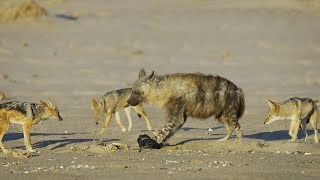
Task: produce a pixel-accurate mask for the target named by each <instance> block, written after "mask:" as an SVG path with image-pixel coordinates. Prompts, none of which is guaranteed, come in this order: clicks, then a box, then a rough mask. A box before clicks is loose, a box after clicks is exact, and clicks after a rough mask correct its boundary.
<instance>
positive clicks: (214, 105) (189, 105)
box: [128, 69, 245, 144]
mask: <svg viewBox="0 0 320 180" xmlns="http://www.w3.org/2000/svg"><path fill="white" fill-rule="evenodd" d="M141 102H145V103H149V104H154V105H159V106H160V107H163V108H164V109H166V112H167V123H166V124H165V126H164V128H163V129H161V130H158V131H154V135H155V140H156V141H157V142H158V143H161V144H164V143H165V142H166V141H167V140H168V139H169V138H170V137H171V136H172V135H173V134H174V133H175V132H176V131H177V130H178V129H180V128H181V127H182V125H183V124H184V123H185V122H186V120H187V118H188V117H193V118H200V119H206V118H209V117H211V116H215V117H216V118H217V119H218V120H219V121H220V122H221V123H222V124H223V125H224V126H225V127H226V128H227V135H226V137H224V138H223V139H222V140H228V139H229V138H230V136H231V135H232V132H233V130H236V131H237V139H241V137H242V130H241V128H240V125H239V123H238V119H239V118H240V117H241V116H242V115H243V113H244V110H245V100H244V94H243V92H242V90H241V89H240V88H238V87H237V86H236V85H235V84H234V83H232V82H231V81H229V80H227V79H225V78H223V77H220V76H214V75H205V74H201V73H191V74H182V73H179V74H170V75H154V72H152V73H151V74H150V75H148V76H147V75H146V73H145V71H144V70H143V69H142V70H141V71H140V73H139V79H138V80H137V81H136V82H135V83H134V84H133V87H132V94H131V96H130V98H129V100H128V103H129V104H130V105H137V104H139V103H141Z"/></svg>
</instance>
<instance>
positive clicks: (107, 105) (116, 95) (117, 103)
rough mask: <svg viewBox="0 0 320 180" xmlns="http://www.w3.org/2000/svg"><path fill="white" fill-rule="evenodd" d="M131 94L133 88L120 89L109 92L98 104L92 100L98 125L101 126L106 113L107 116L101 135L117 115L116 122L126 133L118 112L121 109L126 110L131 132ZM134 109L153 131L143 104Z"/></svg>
mask: <svg viewBox="0 0 320 180" xmlns="http://www.w3.org/2000/svg"><path fill="white" fill-rule="evenodd" d="M130 94H131V88H125V89H119V90H114V91H110V92H107V93H106V94H104V95H103V96H102V97H101V98H100V99H99V102H97V101H96V100H95V99H94V98H92V100H91V108H92V110H93V114H94V118H95V122H96V124H99V121H100V120H101V117H102V115H103V114H104V113H106V114H107V117H106V120H105V122H104V125H103V127H102V129H101V131H100V133H104V132H105V130H106V128H107V126H108V124H109V122H110V120H111V118H112V115H113V114H115V117H116V122H117V124H118V125H119V127H120V128H121V130H122V131H126V128H125V127H124V126H123V125H122V123H121V121H120V116H119V112H118V109H119V108H124V112H125V114H126V116H127V118H128V121H129V127H128V131H131V127H132V120H131V117H130V111H131V106H130V105H129V104H128V103H127V100H128V99H129V97H130ZM133 109H134V110H135V111H136V112H137V113H138V116H139V117H140V116H142V117H143V118H144V119H145V120H146V122H147V127H148V129H149V131H151V130H152V127H151V125H150V120H149V117H148V116H147V114H146V113H145V112H144V109H143V107H142V104H141V103H140V104H137V106H134V107H133Z"/></svg>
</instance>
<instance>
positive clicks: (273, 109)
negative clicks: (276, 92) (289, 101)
mask: <svg viewBox="0 0 320 180" xmlns="http://www.w3.org/2000/svg"><path fill="white" fill-rule="evenodd" d="M268 104H269V106H270V111H269V113H268V116H267V118H266V119H265V120H264V122H263V124H270V123H272V122H274V121H277V120H281V119H283V117H281V116H280V114H279V111H280V105H279V104H277V103H275V102H273V101H271V100H268Z"/></svg>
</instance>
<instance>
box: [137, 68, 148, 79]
mask: <svg viewBox="0 0 320 180" xmlns="http://www.w3.org/2000/svg"><path fill="white" fill-rule="evenodd" d="M146 75H147V74H146V71H145V70H144V69H143V68H142V69H141V70H140V72H139V78H143V77H145V76H146Z"/></svg>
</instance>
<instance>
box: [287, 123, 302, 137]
mask: <svg viewBox="0 0 320 180" xmlns="http://www.w3.org/2000/svg"><path fill="white" fill-rule="evenodd" d="M300 124H301V122H300V120H299V119H298V120H293V121H291V124H290V130H289V135H290V136H291V139H290V140H289V142H293V141H295V140H296V139H297V135H298V130H299V127H300Z"/></svg>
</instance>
